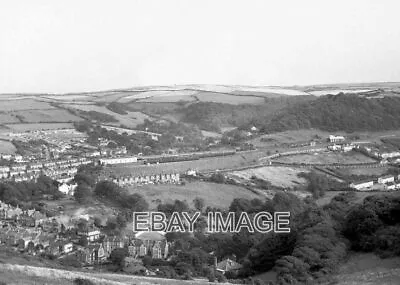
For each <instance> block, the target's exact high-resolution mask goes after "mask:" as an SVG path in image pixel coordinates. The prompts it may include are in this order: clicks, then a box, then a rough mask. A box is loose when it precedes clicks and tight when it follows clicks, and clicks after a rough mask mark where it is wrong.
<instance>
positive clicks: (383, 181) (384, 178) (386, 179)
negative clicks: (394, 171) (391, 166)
mask: <svg viewBox="0 0 400 285" xmlns="http://www.w3.org/2000/svg"><path fill="white" fill-rule="evenodd" d="M389 182H394V176H393V175H387V176H382V177H379V178H378V183H380V184H387V183H389Z"/></svg>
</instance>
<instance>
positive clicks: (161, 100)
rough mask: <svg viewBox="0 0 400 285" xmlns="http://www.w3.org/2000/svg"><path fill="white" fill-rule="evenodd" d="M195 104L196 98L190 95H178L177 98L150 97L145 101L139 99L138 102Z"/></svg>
mask: <svg viewBox="0 0 400 285" xmlns="http://www.w3.org/2000/svg"><path fill="white" fill-rule="evenodd" d="M180 101H184V102H194V101H196V98H195V97H193V96H191V95H189V96H185V95H176V96H158V97H149V98H144V99H139V100H138V102H143V103H176V102H180Z"/></svg>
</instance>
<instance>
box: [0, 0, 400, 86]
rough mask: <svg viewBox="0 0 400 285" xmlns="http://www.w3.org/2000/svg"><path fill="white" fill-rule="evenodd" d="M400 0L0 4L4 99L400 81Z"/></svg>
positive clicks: (131, 0)
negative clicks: (187, 87)
mask: <svg viewBox="0 0 400 285" xmlns="http://www.w3.org/2000/svg"><path fill="white" fill-rule="evenodd" d="M399 11H400V1H398V0H385V1H378V0H347V1H344V0H335V1H321V0H301V1H298V0H293V1H289V0H282V1H276V0H274V1H269V0H260V1H257V0H243V1H236V0H198V1H197V0H141V1H139V0H127V1H123V0H113V1H102V0H93V1H92V0H64V1H57V0H49V1H45V0H35V1H31V0H26V1H23V0H14V1H6V0H0V93H20V92H37V93H38V92H49V93H64V92H79V91H94V90H107V89H113V88H128V87H135V86H146V85H174V84H232V85H262V86H270V85H286V86H288V85H311V84H325V83H347V82H371V81H373V82H378V81H400V18H399V16H398V14H399Z"/></svg>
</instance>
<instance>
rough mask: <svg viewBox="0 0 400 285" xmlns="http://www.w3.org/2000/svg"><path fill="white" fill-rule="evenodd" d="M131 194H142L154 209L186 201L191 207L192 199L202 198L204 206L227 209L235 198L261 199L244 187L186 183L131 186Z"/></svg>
mask: <svg viewBox="0 0 400 285" xmlns="http://www.w3.org/2000/svg"><path fill="white" fill-rule="evenodd" d="M129 191H130V192H131V193H140V194H142V195H143V196H144V197H145V199H146V201H147V202H148V203H149V204H150V206H151V207H152V208H153V209H155V208H156V207H157V205H158V204H159V203H160V202H163V203H165V202H173V201H174V200H175V199H178V200H186V201H187V202H188V204H189V205H190V206H193V199H194V198H196V197H200V198H203V199H204V200H205V204H206V206H211V207H218V208H228V207H229V205H230V204H231V202H232V201H233V199H235V198H246V199H253V198H263V196H261V195H259V194H256V193H254V192H252V191H250V190H248V189H246V188H244V187H240V186H235V185H226V184H216V183H209V182H198V181H196V182H187V183H186V184H185V185H151V184H149V185H143V186H131V187H130V188H129Z"/></svg>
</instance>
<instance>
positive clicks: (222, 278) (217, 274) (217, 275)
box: [215, 271, 227, 283]
mask: <svg viewBox="0 0 400 285" xmlns="http://www.w3.org/2000/svg"><path fill="white" fill-rule="evenodd" d="M215 278H217V281H218V282H221V283H223V282H226V281H227V279H226V277H225V275H224V274H222V273H221V272H218V271H217V272H215Z"/></svg>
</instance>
